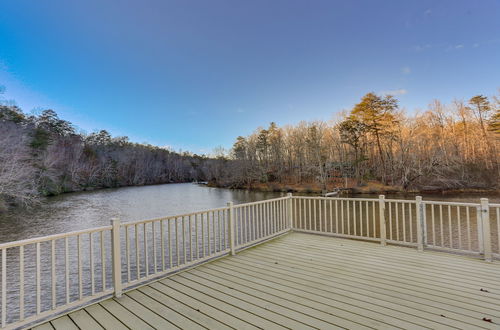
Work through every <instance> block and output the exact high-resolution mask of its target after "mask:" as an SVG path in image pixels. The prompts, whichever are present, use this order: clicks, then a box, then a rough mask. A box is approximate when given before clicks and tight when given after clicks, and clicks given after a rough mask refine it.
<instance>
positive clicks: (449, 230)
mask: <svg viewBox="0 0 500 330" xmlns="http://www.w3.org/2000/svg"><path fill="white" fill-rule="evenodd" d="M448 235H449V241H450V248H451V249H453V228H452V223H451V205H448Z"/></svg>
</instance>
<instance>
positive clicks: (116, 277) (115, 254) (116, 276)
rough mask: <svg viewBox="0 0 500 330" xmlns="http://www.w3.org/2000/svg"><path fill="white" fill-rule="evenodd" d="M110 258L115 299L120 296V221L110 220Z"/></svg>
mask: <svg viewBox="0 0 500 330" xmlns="http://www.w3.org/2000/svg"><path fill="white" fill-rule="evenodd" d="M111 226H113V228H112V229H111V256H112V266H113V267H112V269H113V287H114V291H115V297H117V298H120V297H121V296H122V258H121V246H120V219H118V218H113V219H111Z"/></svg>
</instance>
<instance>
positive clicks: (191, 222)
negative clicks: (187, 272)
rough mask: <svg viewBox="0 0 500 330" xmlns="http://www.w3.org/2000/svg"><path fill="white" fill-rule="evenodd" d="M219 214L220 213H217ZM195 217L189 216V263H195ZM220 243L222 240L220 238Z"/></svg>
mask: <svg viewBox="0 0 500 330" xmlns="http://www.w3.org/2000/svg"><path fill="white" fill-rule="evenodd" d="M217 212H218V211H217ZM192 218H193V216H192V215H189V261H193V220H192ZM219 242H220V238H219Z"/></svg>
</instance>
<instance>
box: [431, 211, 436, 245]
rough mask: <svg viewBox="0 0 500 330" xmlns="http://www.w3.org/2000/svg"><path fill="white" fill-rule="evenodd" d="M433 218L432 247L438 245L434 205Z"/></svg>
mask: <svg viewBox="0 0 500 330" xmlns="http://www.w3.org/2000/svg"><path fill="white" fill-rule="evenodd" d="M431 218H432V222H431V224H432V245H434V246H437V244H436V224H435V221H434V204H431Z"/></svg>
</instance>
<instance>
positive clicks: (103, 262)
mask: <svg viewBox="0 0 500 330" xmlns="http://www.w3.org/2000/svg"><path fill="white" fill-rule="evenodd" d="M101 269H102V274H101V275H102V291H105V290H106V246H105V244H104V231H101Z"/></svg>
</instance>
